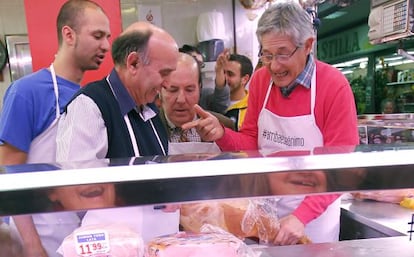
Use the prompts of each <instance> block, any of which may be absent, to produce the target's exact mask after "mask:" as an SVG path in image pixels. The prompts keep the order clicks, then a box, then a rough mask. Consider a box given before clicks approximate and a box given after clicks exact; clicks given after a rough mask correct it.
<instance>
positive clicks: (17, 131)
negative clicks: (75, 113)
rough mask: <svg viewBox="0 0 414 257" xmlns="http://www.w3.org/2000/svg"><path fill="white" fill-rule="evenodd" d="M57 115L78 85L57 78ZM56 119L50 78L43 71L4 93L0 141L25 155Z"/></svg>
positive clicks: (17, 83) (47, 71)
mask: <svg viewBox="0 0 414 257" xmlns="http://www.w3.org/2000/svg"><path fill="white" fill-rule="evenodd" d="M56 80H57V84H58V89H59V107H60V112H61V113H62V112H63V108H64V107H65V106H66V104H67V103H68V101H69V100H70V99H72V96H73V95H74V94H75V93H76V92H77V91H78V90H79V85H78V84H76V83H73V82H71V81H68V80H65V79H63V78H61V77H58V76H57V77H56ZM55 117H56V100H55V93H54V89H53V81H52V75H51V73H50V71H49V70H48V69H42V70H39V71H37V72H35V73H32V74H30V75H28V76H25V77H23V78H21V79H19V80H16V81H15V82H13V83H12V84H11V85H10V86H9V88H8V89H7V91H6V94H5V95H4V100H3V110H2V113H1V116H0V141H1V143H5V142H6V143H8V144H10V145H12V146H14V147H16V148H18V149H19V150H21V151H24V152H26V153H27V152H28V151H29V148H30V143H31V142H32V140H33V139H34V138H36V137H37V136H38V135H39V134H41V133H42V132H43V131H44V130H45V129H47V128H48V127H49V126H50V124H51V123H52V122H53V120H54V119H55Z"/></svg>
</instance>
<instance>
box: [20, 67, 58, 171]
mask: <svg viewBox="0 0 414 257" xmlns="http://www.w3.org/2000/svg"><path fill="white" fill-rule="evenodd" d="M50 73H51V74H52V81H53V90H54V92H55V97H56V117H55V119H54V120H53V122H52V123H51V124H50V126H49V127H48V128H47V129H46V130H44V131H43V132H42V133H40V135H38V136H37V137H36V138H35V139H33V141H32V142H31V144H30V149H29V153H28V156H27V163H52V162H55V161H56V134H57V127H58V126H57V125H58V120H59V117H60V107H59V90H58V85H57V81H56V74H55V69H54V68H53V64H51V65H50Z"/></svg>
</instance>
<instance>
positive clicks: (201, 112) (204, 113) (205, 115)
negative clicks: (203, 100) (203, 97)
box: [194, 104, 210, 119]
mask: <svg viewBox="0 0 414 257" xmlns="http://www.w3.org/2000/svg"><path fill="white" fill-rule="evenodd" d="M194 110H195V111H196V113H197V115H198V116H199V117H200V118H201V119H205V118H208V117H210V113H209V112H207V111H204V110H203V108H201V107H200V106H199V105H198V104H196V105H194Z"/></svg>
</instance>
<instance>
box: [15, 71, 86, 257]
mask: <svg viewBox="0 0 414 257" xmlns="http://www.w3.org/2000/svg"><path fill="white" fill-rule="evenodd" d="M50 73H51V75H52V81H53V90H54V93H55V97H56V117H55V119H54V120H53V122H52V123H51V124H50V126H49V127H48V128H47V129H46V130H45V131H43V132H42V133H41V134H40V135H38V136H37V137H36V138H35V139H33V141H32V143H31V144H30V149H29V153H28V157H27V163H53V162H55V160H56V134H57V125H58V119H59V117H60V107H59V91H58V85H57V80H56V74H55V70H54V68H53V64H51V65H50ZM32 218H33V223H34V224H35V226H36V230H37V233H38V234H39V237H40V239H41V241H42V244H43V247H44V248H45V250H46V251H47V253H48V255H49V257H61V256H60V255H59V254H58V253H56V250H57V249H58V247H59V245H60V243H61V242H62V240H63V239H64V238H65V237H66V236H67V235H69V234H70V233H72V231H73V230H74V229H75V228H77V227H79V224H80V219H79V217H78V216H77V214H76V212H56V213H43V214H34V215H32ZM10 223H11V224H10V228H11V230H12V231H13V233H17V234H18V231H17V227H16V226H15V224H14V222H13V219H12V218H11V219H10Z"/></svg>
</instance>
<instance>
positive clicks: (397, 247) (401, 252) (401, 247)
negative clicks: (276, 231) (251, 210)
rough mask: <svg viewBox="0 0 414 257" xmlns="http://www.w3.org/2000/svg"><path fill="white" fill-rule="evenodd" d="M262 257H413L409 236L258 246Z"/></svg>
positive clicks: (412, 245) (413, 242)
mask: <svg viewBox="0 0 414 257" xmlns="http://www.w3.org/2000/svg"><path fill="white" fill-rule="evenodd" d="M255 250H256V251H257V252H260V253H261V254H260V257H270V256H271V257H279V256H280V257H282V256H283V257H395V256H398V257H412V256H414V241H410V240H409V237H408V236H399V237H386V238H371V239H361V240H347V241H340V242H337V243H319V244H309V245H292V246H275V247H264V246H262V247H257V248H255Z"/></svg>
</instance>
